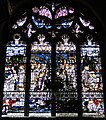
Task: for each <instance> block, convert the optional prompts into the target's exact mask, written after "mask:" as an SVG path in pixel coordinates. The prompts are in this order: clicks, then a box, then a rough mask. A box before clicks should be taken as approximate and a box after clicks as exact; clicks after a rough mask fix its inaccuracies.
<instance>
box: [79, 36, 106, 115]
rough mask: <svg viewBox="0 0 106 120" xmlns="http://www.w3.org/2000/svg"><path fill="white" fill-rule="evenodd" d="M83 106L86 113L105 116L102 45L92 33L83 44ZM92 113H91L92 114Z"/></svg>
mask: <svg viewBox="0 0 106 120" xmlns="http://www.w3.org/2000/svg"><path fill="white" fill-rule="evenodd" d="M81 74H82V75H81V76H82V80H81V82H82V95H83V97H82V101H83V102H82V108H83V113H84V115H88V116H89V115H92V116H99V115H101V116H103V115H104V100H103V83H102V67H101V57H100V46H99V44H98V43H96V42H93V37H92V36H91V35H88V36H87V42H84V43H83V45H81ZM90 113H91V114H90Z"/></svg>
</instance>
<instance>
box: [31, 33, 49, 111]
mask: <svg viewBox="0 0 106 120" xmlns="http://www.w3.org/2000/svg"><path fill="white" fill-rule="evenodd" d="M37 38H38V40H39V42H34V43H32V44H31V84H30V91H33V92H30V95H31V97H30V102H31V101H33V102H34V103H32V104H31V105H32V106H30V107H31V108H30V112H38V113H40V112H50V110H51V106H50V105H49V104H48V103H46V100H47V99H48V100H49V99H50V96H47V95H46V94H48V92H47V91H49V89H48V88H47V87H46V84H47V82H48V81H51V46H50V44H49V43H48V42H45V41H44V40H45V36H44V35H43V34H39V35H38V37H37ZM38 91H39V92H38ZM43 91H45V93H44V94H43ZM35 92H36V94H35ZM41 93H42V94H41ZM37 95H40V96H39V98H38V97H37ZM29 104H30V103H29ZM35 109H36V110H35Z"/></svg>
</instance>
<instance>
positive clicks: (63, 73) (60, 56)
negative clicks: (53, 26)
mask: <svg viewBox="0 0 106 120" xmlns="http://www.w3.org/2000/svg"><path fill="white" fill-rule="evenodd" d="M62 40H63V43H62V42H58V43H57V45H56V76H57V81H59V82H61V83H63V85H64V86H63V89H61V90H59V93H58V95H57V96H60V97H59V99H58V98H57V97H56V99H57V100H58V101H59V102H57V108H56V111H57V112H60V113H61V112H62V113H65V112H69V113H77V110H78V109H77V108H78V106H77V104H76V103H77V80H76V79H77V75H76V46H75V44H74V43H73V42H69V36H68V35H67V34H64V35H63V36H62ZM59 78H60V79H59ZM63 91H64V92H63ZM66 91H67V92H66ZM60 94H61V95H60ZM59 105H60V106H59ZM72 106H73V107H72Z"/></svg>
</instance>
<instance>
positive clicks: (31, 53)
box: [2, 2, 105, 117]
mask: <svg viewBox="0 0 106 120" xmlns="http://www.w3.org/2000/svg"><path fill="white" fill-rule="evenodd" d="M41 4H42V5H41ZM41 4H40V5H37V4H36V5H35V3H34V4H33V7H32V6H31V7H29V8H28V10H25V11H24V12H23V14H21V15H20V16H17V17H16V18H15V19H14V20H13V21H14V22H13V23H11V29H10V31H9V34H10V35H11V36H12V37H13V39H11V40H9V42H8V43H7V44H6V61H5V80H4V89H3V94H4V96H3V108H2V113H3V114H7V116H8V115H16V113H18V114H19V116H20V115H21V113H23V114H24V116H31V115H32V116H37V115H40V117H41V116H42V115H43V114H44V113H46V114H45V116H46V115H47V114H49V113H51V115H52V116H81V115H83V116H95V117H96V116H97V117H100V116H104V109H105V106H104V94H103V78H102V62H101V51H100V42H97V41H96V39H95V38H97V37H95V36H97V35H98V34H99V32H98V30H97V29H96V27H95V25H93V23H92V21H91V20H90V19H88V17H87V15H84V14H83V13H82V11H81V12H80V11H79V10H78V9H77V8H75V7H74V6H71V5H70V7H69V5H68V6H67V5H65V6H64V5H62V4H61V3H55V2H53V3H41ZM29 14H30V15H29ZM85 36H87V37H86V41H85V42H84V40H85ZM10 38H11V37H10ZM99 39H100V38H99V37H98V41H99ZM80 73H81V74H80ZM57 83H59V86H60V85H62V87H59V88H57V89H56V88H55V87H57V86H58V85H57ZM52 85H54V86H52ZM56 85H57V86H56ZM80 87H81V89H80ZM27 92H28V93H27ZM80 93H81V94H80ZM79 101H81V102H79ZM80 111H81V112H80Z"/></svg>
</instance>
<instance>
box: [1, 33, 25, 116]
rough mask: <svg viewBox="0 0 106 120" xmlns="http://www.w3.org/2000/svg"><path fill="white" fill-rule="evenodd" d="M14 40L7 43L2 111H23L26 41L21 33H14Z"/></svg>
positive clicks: (6, 112)
mask: <svg viewBox="0 0 106 120" xmlns="http://www.w3.org/2000/svg"><path fill="white" fill-rule="evenodd" d="M13 39H14V41H10V42H8V43H7V49H6V63H5V81H4V90H3V91H4V97H5V102H4V103H3V109H2V112H3V113H5V114H8V113H15V112H17V113H19V112H24V94H25V92H24V91H25V82H26V75H25V73H26V43H25V42H24V41H21V35H20V34H18V33H16V34H14V36H13Z"/></svg>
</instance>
